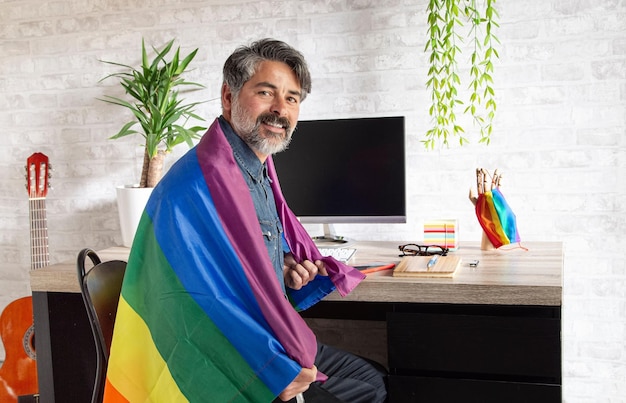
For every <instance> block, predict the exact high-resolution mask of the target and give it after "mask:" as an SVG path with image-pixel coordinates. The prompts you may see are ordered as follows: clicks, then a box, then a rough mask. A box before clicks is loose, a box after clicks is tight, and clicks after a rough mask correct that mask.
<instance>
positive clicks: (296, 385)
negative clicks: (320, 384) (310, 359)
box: [278, 365, 317, 402]
mask: <svg viewBox="0 0 626 403" xmlns="http://www.w3.org/2000/svg"><path fill="white" fill-rule="evenodd" d="M316 377H317V367H315V365H314V366H313V368H302V371H300V373H299V374H298V376H296V379H294V380H293V382H291V383H290V384H289V385H287V387H286V388H285V390H283V391H282V392H281V394H280V395H278V398H279V399H280V400H282V401H283V402H286V401H288V400H290V399H293V398H294V397H296V395H297V394H298V393H302V392H304V391H305V390H307V389H308V388H309V386H310V385H311V383H313V382H315V378H316Z"/></svg>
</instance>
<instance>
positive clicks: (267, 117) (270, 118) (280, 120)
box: [257, 113, 291, 132]
mask: <svg viewBox="0 0 626 403" xmlns="http://www.w3.org/2000/svg"><path fill="white" fill-rule="evenodd" d="M261 124H270V125H280V126H282V127H283V128H284V129H285V130H286V131H287V132H289V130H290V129H291V122H290V121H289V119H287V118H286V117H283V116H277V115H275V114H273V113H262V114H261V115H259V117H258V118H257V126H258V125H261Z"/></svg>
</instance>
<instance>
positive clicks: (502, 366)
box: [387, 312, 561, 384]
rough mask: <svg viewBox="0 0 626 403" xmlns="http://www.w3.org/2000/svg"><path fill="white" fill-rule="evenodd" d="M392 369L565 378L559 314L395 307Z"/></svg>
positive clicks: (547, 380)
mask: <svg viewBox="0 0 626 403" xmlns="http://www.w3.org/2000/svg"><path fill="white" fill-rule="evenodd" d="M387 321H388V322H387V325H388V328H387V332H388V334H387V336H388V343H389V367H390V369H391V371H392V373H397V374H402V375H405V374H409V375H424V374H429V375H434V376H444V377H448V376H454V377H458V376H457V375H455V374H458V375H461V376H465V375H468V374H471V375H473V376H471V378H480V379H490V380H521V381H527V382H544V383H555V384H560V383H561V322H560V319H558V318H546V317H526V316H524V317H519V316H487V315H466V314H463V315H459V314H440V313H438V314H431V313H398V312H392V313H389V314H388V317H387Z"/></svg>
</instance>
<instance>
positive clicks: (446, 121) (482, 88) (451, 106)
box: [422, 0, 499, 149]
mask: <svg viewBox="0 0 626 403" xmlns="http://www.w3.org/2000/svg"><path fill="white" fill-rule="evenodd" d="M495 2H496V0H478V3H480V5H481V6H483V8H480V9H479V8H478V5H477V0H430V1H429V2H428V9H427V12H428V31H427V32H428V35H429V37H428V40H427V42H426V47H425V49H424V51H425V52H430V56H429V63H430V67H429V69H428V80H427V82H426V86H427V88H429V89H430V91H431V92H430V95H431V96H430V98H431V106H430V108H429V111H428V112H429V115H430V116H431V118H432V124H433V125H432V127H431V128H430V129H429V130H428V131H427V132H426V136H425V137H426V138H425V140H423V141H422V142H423V143H424V145H425V147H426V148H429V149H434V148H435V145H436V144H437V143H438V142H440V143H441V144H442V145H445V146H449V144H450V140H451V138H455V137H456V138H458V141H459V144H460V145H461V146H462V145H463V144H466V143H468V141H469V140H468V139H467V138H466V137H465V130H464V129H463V127H461V126H460V125H459V124H458V123H457V115H456V112H455V111H456V110H457V107H459V106H461V105H465V102H464V101H463V100H461V99H460V98H459V90H458V88H459V86H460V85H461V79H460V77H459V74H458V71H459V67H458V65H459V63H458V57H459V54H461V53H462V51H461V47H460V46H459V44H461V43H463V38H462V36H461V35H460V34H459V33H458V30H459V28H460V27H463V24H464V21H466V22H469V23H470V24H471V25H470V29H469V33H468V37H469V38H470V39H471V41H470V44H471V45H472V47H473V50H472V53H471V57H470V62H471V67H470V70H469V71H470V73H469V75H470V83H469V87H468V88H469V90H470V91H469V92H470V93H469V99H468V100H467V106H466V107H465V109H464V111H463V113H464V114H467V113H469V114H470V115H471V116H472V118H473V122H474V123H475V124H476V125H477V126H478V128H479V130H480V140H479V142H480V143H485V144H489V142H490V139H491V134H492V131H493V125H492V122H493V119H494V117H495V112H496V101H495V91H494V89H493V77H492V74H493V58H494V57H496V58H497V57H499V56H498V52H497V50H496V49H495V47H494V44H495V43H499V41H498V38H497V37H496V36H495V35H494V34H493V29H494V27H498V23H497V22H496V21H495V18H496V17H498V13H497V10H496V9H495V7H494V4H495ZM481 11H482V12H481Z"/></svg>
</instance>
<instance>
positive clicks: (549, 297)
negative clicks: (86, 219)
mask: <svg viewBox="0 0 626 403" xmlns="http://www.w3.org/2000/svg"><path fill="white" fill-rule="evenodd" d="M398 245H399V243H398V242H374V241H368V242H357V243H356V244H355V245H354V247H356V248H357V253H356V255H355V257H354V258H353V259H352V260H351V261H350V262H349V263H350V264H353V265H365V264H370V263H397V262H399V260H400V257H399V256H398ZM524 247H525V248H527V250H524V249H521V248H515V249H507V248H506V247H503V248H501V249H500V250H491V251H484V250H481V249H480V245H479V243H477V242H465V243H461V247H460V248H459V249H458V250H457V251H455V252H452V253H454V254H455V255H458V256H460V257H461V258H462V262H461V267H460V268H459V269H458V270H457V272H456V273H455V275H454V277H453V278H398V277H393V276H392V273H391V271H390V270H389V271H383V272H377V273H372V274H369V275H368V276H367V279H366V280H364V281H363V282H362V283H361V284H360V285H359V286H358V287H357V288H356V289H355V290H354V291H353V292H352V293H351V294H350V295H348V296H347V297H345V298H341V297H340V296H339V295H338V294H337V293H333V294H331V295H329V296H328V297H327V299H329V300H336V301H340V300H347V301H363V302H414V303H453V304H492V305H493V304H495V305H548V306H560V305H561V296H562V271H563V245H562V243H561V242H528V243H524ZM128 253H129V249H128V248H124V247H112V248H108V249H104V250H102V251H99V252H98V255H99V256H100V258H101V259H102V260H103V261H106V260H112V259H120V260H127V258H128ZM470 260H479V261H480V263H479V264H478V266H477V267H476V268H472V267H469V263H468V262H469V261H470ZM30 277H31V280H30V282H31V289H32V291H33V292H76V293H78V292H80V288H79V286H78V279H77V274H76V263H75V262H74V261H72V262H64V263H58V264H55V265H51V266H48V267H44V268H41V269H38V270H35V271H31V273H30Z"/></svg>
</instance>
